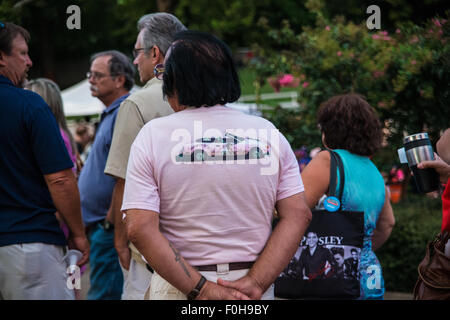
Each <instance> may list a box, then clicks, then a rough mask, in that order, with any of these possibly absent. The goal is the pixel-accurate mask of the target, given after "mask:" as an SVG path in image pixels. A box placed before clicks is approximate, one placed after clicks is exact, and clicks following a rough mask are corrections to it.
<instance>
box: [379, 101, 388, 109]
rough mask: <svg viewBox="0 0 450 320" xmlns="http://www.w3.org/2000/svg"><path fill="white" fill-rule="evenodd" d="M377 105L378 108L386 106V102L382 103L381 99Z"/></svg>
mask: <svg viewBox="0 0 450 320" xmlns="http://www.w3.org/2000/svg"><path fill="white" fill-rule="evenodd" d="M378 106H379V107H380V108H383V107H386V103H384V102H383V101H380V102H378Z"/></svg>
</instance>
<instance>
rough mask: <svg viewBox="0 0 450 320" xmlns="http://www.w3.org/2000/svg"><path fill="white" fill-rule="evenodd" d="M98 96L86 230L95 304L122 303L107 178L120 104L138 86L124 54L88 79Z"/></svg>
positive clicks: (98, 58) (99, 57)
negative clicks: (101, 107) (100, 105)
mask: <svg viewBox="0 0 450 320" xmlns="http://www.w3.org/2000/svg"><path fill="white" fill-rule="evenodd" d="M87 77H88V79H89V83H90V85H91V86H90V89H91V94H92V96H94V97H96V98H98V99H99V100H100V101H101V102H102V103H103V104H104V105H105V107H106V109H105V110H103V112H102V114H101V120H100V123H99V125H98V127H97V131H96V133H95V139H94V142H93V144H92V148H91V150H90V152H89V157H88V158H87V160H86V163H85V165H84V167H83V169H82V170H81V174H80V177H79V180H78V187H79V189H80V197H81V208H82V213H83V221H84V224H85V225H86V226H87V227H88V230H89V232H88V236H89V240H90V245H91V247H90V248H91V253H92V259H91V260H90V275H89V276H90V277H89V278H90V288H89V292H88V296H87V297H88V299H89V300H105V299H108V300H110V299H111V300H119V299H120V297H121V295H122V288H123V274H122V270H121V268H120V265H119V259H118V257H117V252H116V250H115V249H114V232H113V228H112V224H111V223H112V221H113V219H112V218H111V200H112V193H113V189H114V185H115V180H114V179H113V178H112V177H110V176H108V175H106V174H105V173H104V172H103V170H104V169H105V164H106V159H107V157H108V153H109V148H110V145H111V140H112V136H113V129H114V124H115V121H116V117H117V113H118V110H119V106H120V103H121V102H122V101H123V100H125V99H126V98H127V97H128V95H129V91H130V90H131V88H132V87H133V84H134V67H133V64H132V63H131V61H130V59H128V57H127V56H126V55H124V54H123V53H121V52H119V51H116V50H111V51H104V52H100V53H97V54H95V55H94V56H92V58H91V67H90V70H89V72H88V73H87Z"/></svg>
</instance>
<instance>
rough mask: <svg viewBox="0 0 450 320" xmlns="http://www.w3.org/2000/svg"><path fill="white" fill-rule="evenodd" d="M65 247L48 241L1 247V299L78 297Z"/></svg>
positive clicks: (62, 298) (67, 298)
mask: <svg viewBox="0 0 450 320" xmlns="http://www.w3.org/2000/svg"><path fill="white" fill-rule="evenodd" d="M63 258H64V249H63V247H61V246H55V245H50V244H45V243H24V244H15V245H9V246H4V247H0V299H6V300H74V299H75V293H74V290H73V289H69V286H68V285H67V278H68V273H67V267H68V266H67V263H66V262H65V261H64V259H63Z"/></svg>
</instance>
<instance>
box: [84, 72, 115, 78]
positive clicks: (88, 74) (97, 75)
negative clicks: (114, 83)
mask: <svg viewBox="0 0 450 320" xmlns="http://www.w3.org/2000/svg"><path fill="white" fill-rule="evenodd" d="M115 76H117V75H113V74H110V75H107V74H103V73H100V72H90V71H88V72H86V78H88V79H90V78H91V77H92V78H94V80H100V79H101V78H104V77H115Z"/></svg>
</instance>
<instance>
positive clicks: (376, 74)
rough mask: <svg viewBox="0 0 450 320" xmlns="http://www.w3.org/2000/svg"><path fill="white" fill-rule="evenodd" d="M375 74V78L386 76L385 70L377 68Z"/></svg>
mask: <svg viewBox="0 0 450 320" xmlns="http://www.w3.org/2000/svg"><path fill="white" fill-rule="evenodd" d="M373 76H374V78H375V79H377V78H380V77H382V76H384V71H378V70H376V71H374V72H373Z"/></svg>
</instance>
